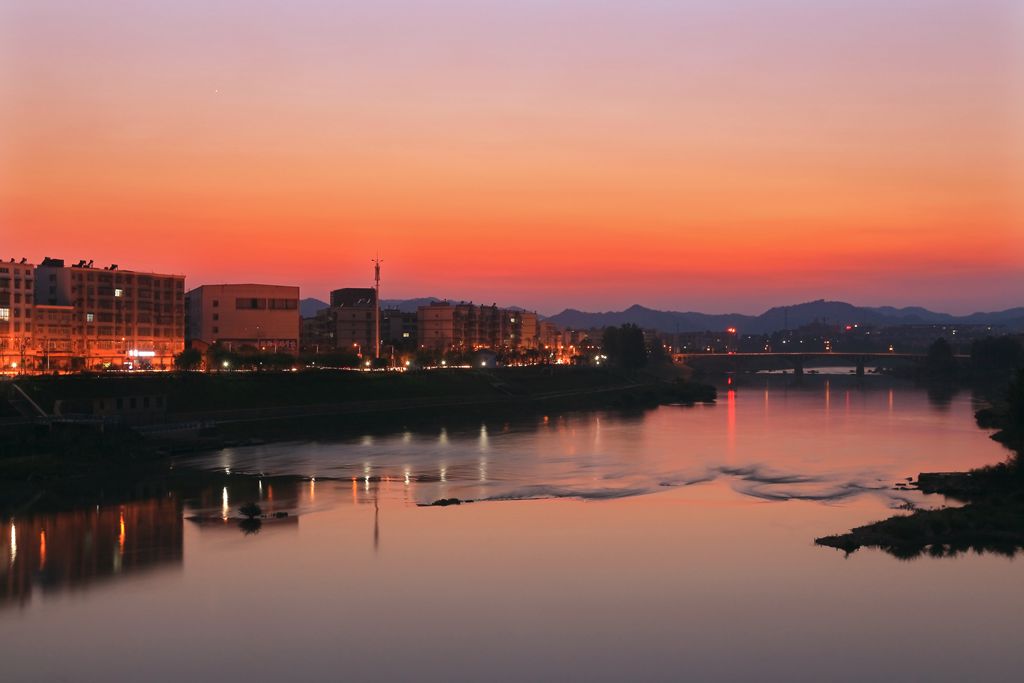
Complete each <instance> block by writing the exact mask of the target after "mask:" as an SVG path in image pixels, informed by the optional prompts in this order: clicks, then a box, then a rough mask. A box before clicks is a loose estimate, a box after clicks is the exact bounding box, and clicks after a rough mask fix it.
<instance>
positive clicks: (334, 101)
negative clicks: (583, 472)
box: [0, 0, 1024, 313]
mask: <svg viewBox="0 0 1024 683" xmlns="http://www.w3.org/2000/svg"><path fill="white" fill-rule="evenodd" d="M378 253H379V254H380V257H381V258H382V259H383V261H384V264H383V281H382V296H384V297H385V298H408V297H415V296H439V297H451V298H456V299H465V300H472V301H475V302H478V303H488V304H489V303H491V302H497V303H499V304H504V305H512V304H515V305H520V306H525V307H528V308H535V309H537V310H539V311H541V312H542V313H553V312H557V311H559V310H561V309H562V308H565V307H574V308H579V309H584V310H614V309H621V308H625V307H627V306H629V305H631V304H634V303H640V304H644V305H647V306H651V307H654V308H661V309H674V310H704V311H708V312H726V311H736V312H743V313H757V312H760V311H762V310H764V309H765V308H767V307H770V306H773V305H778V304H790V303H796V302H799V301H805V300H811V299H818V298H828V299H841V300H846V301H850V302H851V303H855V304H861V305H925V306H928V307H931V308H934V309H938V310H944V311H949V312H954V313H965V312H970V311H974V310H994V309H1001V308H1007V307H1010V306H1016V305H1024V3H1022V2H1019V0H952V1H950V0H919V1H917V0H914V1H911V0H908V1H899V0H887V1H885V2H882V1H880V0H746V1H744V0H695V1H686V0H663V1H653V0H628V1H627V0H615V1H612V0H516V1H515V2H509V1H508V0H460V1H450V0H434V1H430V2H427V1H425V0H424V1H416V0H375V2H372V3H370V2H345V1H341V0H331V1H328V0H281V1H257V0H245V1H243V0H201V1H200V0H177V1H176V2H166V1H163V2H154V1H151V0H135V1H133V2H131V3H127V2H120V1H113V0H90V2H81V1H80V0H64V1H52V0H0V257H2V258H4V259H7V258H10V257H16V258H21V257H22V256H25V257H28V258H29V259H31V260H33V261H38V260H40V259H41V258H42V257H43V256H52V257H59V258H64V259H67V260H72V261H76V260H78V259H82V258H84V259H95V260H96V262H97V264H107V263H118V264H119V265H120V266H121V267H122V268H130V269H135V270H151V271H156V272H171V273H183V274H185V275H186V278H187V279H186V286H187V287H192V286H198V285H200V284H207V283H219V282H267V283H276V284H298V285H300V287H301V288H302V295H303V296H316V297H319V298H325V297H326V295H327V292H328V291H329V290H331V289H333V288H337V287H344V286H367V285H369V284H370V283H371V281H372V272H373V271H372V265H371V263H370V260H371V258H372V257H373V256H374V255H376V254H378Z"/></svg>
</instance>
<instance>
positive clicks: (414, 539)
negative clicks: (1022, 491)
mask: <svg viewBox="0 0 1024 683" xmlns="http://www.w3.org/2000/svg"><path fill="white" fill-rule="evenodd" d="M766 381H770V382H771V383H772V386H771V388H763V387H759V388H743V389H740V390H739V391H737V392H735V393H732V392H730V393H726V392H724V391H723V392H722V394H721V397H720V401H719V403H718V404H717V405H715V406H697V407H692V408H685V407H663V408H659V409H657V410H654V411H650V412H647V413H644V414H640V415H613V414H600V415H598V414H576V415H571V416H568V417H565V416H562V417H556V416H549V417H548V418H546V419H538V420H536V421H533V422H530V423H529V424H522V423H518V424H509V425H506V424H503V423H502V422H501V421H489V422H488V423H487V424H486V425H474V426H473V427H472V428H458V429H456V428H452V429H449V430H440V429H439V430H434V431H431V432H422V431H419V432H415V433H413V432H398V433H396V434H394V435H391V436H387V437H380V436H376V437H370V436H367V437H362V438H356V439H353V440H350V441H346V442H342V443H295V444H285V445H280V444H278V445H269V446H258V447H251V448H240V449H231V450H226V451H221V452H217V453H212V454H209V455H207V456H200V457H199V458H196V459H194V460H192V461H190V463H189V466H195V467H202V468H209V469H220V470H222V471H223V470H225V469H228V470H231V471H232V472H249V473H262V474H263V475H265V479H264V480H262V481H257V480H249V481H236V482H234V483H230V484H229V485H228V486H226V487H223V486H220V485H218V486H216V487H206V488H205V489H203V490H200V491H188V492H186V491H182V492H179V493H172V494H171V495H168V496H166V497H160V498H157V499H151V500H140V501H133V502H128V503H125V504H123V505H112V506H107V507H100V508H89V509H85V510H78V511H74V512H63V513H54V514H48V515H45V514H41V515H34V516H31V517H24V518H17V519H15V520H13V522H10V523H7V524H5V525H4V527H5V528H3V529H2V531H0V543H2V545H0V680H3V681H22V680H66V681H87V680H88V681H91V680H97V681H100V680H125V681H143V680H200V681H239V680H240V681H254V680H378V681H391V680H417V681H451V680H556V681H584V680H587V681H590V680H607V681H623V680H666V681H668V680H671V681H678V680H750V679H758V680H779V681H792V680H806V681H822V680H850V681H855V680H856V681H862V680H911V681H912V680H929V681H931V680H946V681H963V680H1013V679H1015V678H1016V676H1017V675H1018V674H1019V672H1020V671H1021V670H1022V668H1024V648H1022V647H1021V642H1022V634H1024V567H1022V565H1021V562H1020V560H1019V559H1018V560H1013V559H1007V558H1005V557H1001V556H993V555H975V554H970V555H962V556H959V557H956V558H943V559H933V558H919V559H916V560H913V561H901V560H897V559H895V558H893V557H890V556H888V555H886V554H884V553H881V552H878V551H865V550H862V551H860V552H857V553H856V554H854V555H852V556H850V557H844V556H843V554H842V553H840V552H837V551H834V550H831V549H827V548H821V547H816V546H814V545H813V539H814V538H815V537H816V536H821V535H824V534H827V533H832V532H839V531H844V530H846V529H848V528H850V527H852V526H856V525H859V524H863V523H866V522H870V521H874V520H876V519H880V518H883V517H886V516H889V515H891V514H896V513H897V512H898V510H897V509H896V508H898V507H899V506H901V505H905V504H907V503H908V502H910V503H914V504H918V505H941V504H942V503H943V502H944V501H943V499H941V498H934V497H932V498H929V497H925V496H921V495H920V494H917V493H915V492H903V491H898V490H893V487H892V485H893V482H895V481H897V480H900V479H903V478H905V477H908V476H915V475H916V474H917V473H918V472H920V471H938V470H959V469H964V468H969V467H974V466H978V465H982V464H986V463H991V462H995V461H998V460H1001V459H1003V458H1004V457H1005V454H1006V453H1005V451H1003V450H1002V449H1001V448H1000V447H999V446H998V445H997V444H995V443H993V442H991V441H990V440H989V439H988V438H987V433H986V432H984V431H982V430H979V429H978V428H977V427H976V426H975V425H974V422H973V419H972V410H973V406H972V404H971V402H970V398H969V396H968V395H966V394H960V395H958V396H955V397H953V398H952V399H951V400H946V399H941V398H940V399H936V398H935V397H932V398H931V399H930V398H929V396H928V395H927V394H926V393H925V392H923V391H920V390H916V389H913V388H899V387H897V388H890V387H889V386H887V385H885V384H884V382H885V380H883V379H880V378H868V380H866V385H867V388H858V387H856V386H844V384H849V383H850V380H848V379H843V380H841V379H840V378H835V379H832V380H829V381H828V382H827V383H826V378H819V379H817V380H815V381H812V382H811V384H812V386H808V387H806V388H803V389H793V388H789V389H787V388H785V384H786V382H787V380H786V379H785V378H772V379H770V380H766ZM837 382H840V383H839V384H837ZM283 474H298V475H303V476H305V477H308V478H314V477H315V478H316V480H315V481H314V480H311V479H310V480H303V481H290V482H289V481H283V480H281V479H274V478H273V475H283ZM449 496H455V497H459V498H464V499H465V498H472V499H475V500H477V501H480V502H475V503H473V504H471V505H461V506H458V507H446V508H437V507H417V506H416V503H417V502H430V501H433V500H435V499H437V498H442V497H449ZM257 499H258V500H259V501H260V504H261V505H262V506H263V508H264V510H266V511H288V512H289V513H290V514H289V517H288V518H287V519H284V520H280V521H273V522H268V523H265V524H264V525H263V526H262V528H261V529H260V530H259V531H258V533H250V534H245V533H244V532H243V531H242V530H240V529H239V527H238V523H237V520H235V519H228V520H227V521H224V520H223V518H224V517H228V518H232V517H234V516H236V515H237V507H238V505H239V504H241V503H243V502H245V501H247V500H257ZM526 499H529V500H526ZM197 516H198V517H200V518H201V520H202V521H200V520H197V519H194V518H195V517H197Z"/></svg>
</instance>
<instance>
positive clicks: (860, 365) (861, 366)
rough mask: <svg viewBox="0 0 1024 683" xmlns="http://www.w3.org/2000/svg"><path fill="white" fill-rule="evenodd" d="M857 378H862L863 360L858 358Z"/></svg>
mask: <svg viewBox="0 0 1024 683" xmlns="http://www.w3.org/2000/svg"><path fill="white" fill-rule="evenodd" d="M857 376H858V377H863V376H864V359H863V358H858V359H857Z"/></svg>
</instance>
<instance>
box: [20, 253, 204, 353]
mask: <svg viewBox="0 0 1024 683" xmlns="http://www.w3.org/2000/svg"><path fill="white" fill-rule="evenodd" d="M34 279H35V287H34V288H35V304H36V306H37V307H39V310H40V311H45V313H46V316H47V326H46V333H47V338H46V339H45V340H36V341H38V342H41V343H44V345H45V347H46V348H44V349H41V351H42V352H43V353H42V355H44V356H46V355H49V356H51V363H52V360H53V358H54V357H64V354H65V350H66V358H67V361H68V367H67V369H69V370H79V369H90V370H101V369H170V368H172V367H173V365H174V356H175V355H177V354H178V353H181V351H182V350H183V349H184V347H185V277H184V276H183V275H164V274H157V273H145V272H137V271H129V270H121V269H120V268H118V266H117V265H112V266H108V267H106V268H95V267H93V266H92V261H90V262H88V263H86V262H85V261H79V262H78V263H77V264H75V265H73V266H66V265H65V264H64V261H63V260H61V259H51V258H45V259H43V262H42V263H41V264H40V265H39V266H37V267H36V268H35V273H34ZM69 314H70V316H71V320H70V325H66V317H67V315H69ZM65 328H66V329H67V330H68V331H69V332H70V339H68V338H66V337H63V338H58V335H57V334H56V333H57V332H59V331H60V330H62V329H65Z"/></svg>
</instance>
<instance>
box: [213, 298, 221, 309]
mask: <svg viewBox="0 0 1024 683" xmlns="http://www.w3.org/2000/svg"><path fill="white" fill-rule="evenodd" d="M218 306H220V301H219V300H217V299H214V300H213V307H214V308H217V307H218Z"/></svg>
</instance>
